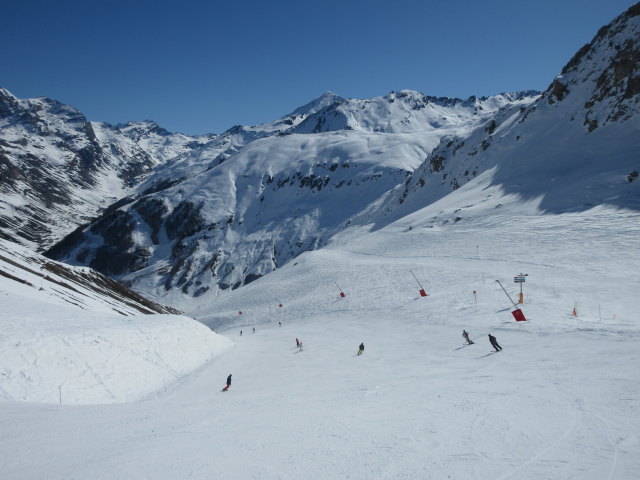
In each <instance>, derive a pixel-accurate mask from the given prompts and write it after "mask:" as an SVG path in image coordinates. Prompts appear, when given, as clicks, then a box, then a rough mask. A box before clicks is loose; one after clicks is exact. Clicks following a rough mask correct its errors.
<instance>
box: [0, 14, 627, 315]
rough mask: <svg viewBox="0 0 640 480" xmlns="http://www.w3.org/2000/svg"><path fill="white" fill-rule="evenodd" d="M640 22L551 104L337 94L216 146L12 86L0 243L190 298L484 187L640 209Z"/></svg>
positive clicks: (566, 72) (559, 206) (593, 49)
mask: <svg viewBox="0 0 640 480" xmlns="http://www.w3.org/2000/svg"><path fill="white" fill-rule="evenodd" d="M639 25H640V6H639V5H638V4H637V5H635V6H634V7H631V8H630V9H629V10H628V11H627V12H625V13H623V14H622V15H620V16H619V17H618V18H616V19H615V20H614V21H613V22H611V24H609V25H608V26H606V27H603V28H602V29H601V30H600V31H599V32H598V33H597V35H596V36H595V38H594V39H593V40H592V41H591V42H590V43H589V44H587V45H585V47H583V48H582V49H581V50H580V51H579V52H578V53H577V54H576V55H575V56H574V57H573V58H572V59H571V60H570V61H569V63H568V64H567V65H566V66H565V67H564V69H563V70H562V72H561V73H560V74H559V75H558V76H557V77H556V78H555V79H553V80H552V81H551V83H550V85H549V87H548V88H547V90H546V91H545V92H543V93H542V94H540V93H539V92H535V91H523V92H515V93H508V94H500V95H495V96H491V97H470V98H468V99H466V100H461V99H449V98H435V97H429V96H425V95H423V94H421V93H419V92H415V91H411V90H402V91H398V92H391V93H390V94H388V95H386V96H383V97H376V98H371V99H366V100H358V99H345V98H342V97H339V96H337V95H335V94H332V93H326V94H324V95H322V96H321V97H319V98H318V99H316V100H314V101H313V102H310V103H309V104H307V105H304V106H302V107H300V108H298V109H297V110H295V111H294V112H292V113H291V114H289V115H286V116H284V117H282V118H280V119H278V120H275V121H273V122H270V123H266V124H262V125H257V126H236V127H233V128H231V129H229V130H228V131H226V132H224V133H222V134H220V135H209V136H204V137H188V136H185V135H180V134H171V133H169V132H166V131H165V130H162V129H161V128H160V127H158V126H157V125H155V124H153V123H151V122H142V123H137V124H127V125H119V126H111V125H106V124H99V123H95V122H87V121H86V119H84V117H83V116H82V115H81V114H80V113H79V112H77V111H76V110H75V109H72V108H71V107H66V106H63V105H61V104H58V103H57V102H53V101H50V100H46V99H30V100H18V99H16V98H15V97H13V96H12V95H11V94H10V93H8V92H7V91H6V90H0V122H2V123H0V125H2V130H1V131H2V134H1V135H0V169H1V170H2V180H0V193H1V194H2V198H3V200H4V202H3V203H0V232H1V233H0V234H1V235H2V236H3V237H4V238H9V239H11V240H13V241H19V242H22V243H26V244H37V245H38V246H39V247H40V248H44V247H49V246H51V248H50V249H49V250H48V252H47V255H48V256H50V257H51V258H55V259H57V260H62V261H65V262H69V263H73V264H80V265H88V266H91V267H93V268H95V269H96V270H98V271H100V272H102V273H105V274H107V275H109V276H111V277H113V278H116V279H118V280H120V281H123V282H125V283H127V284H129V285H132V286H135V287H136V289H138V290H141V291H144V292H146V293H148V294H149V295H152V296H154V297H156V298H162V297H168V298H169V299H170V301H171V302H173V301H176V302H177V303H179V299H180V298H181V297H182V296H184V295H186V296H187V298H190V297H193V296H202V295H211V294H217V293H219V292H220V291H224V290H228V289H236V288H238V287H240V286H242V285H246V284H247V283H250V282H252V281H255V280H257V279H259V278H260V277H261V276H263V275H266V274H268V273H270V272H272V271H273V270H274V269H276V268H278V267H279V266H281V265H282V264H284V263H286V262H289V261H291V260H292V259H294V258H295V257H297V256H298V255H300V254H301V253H303V252H305V251H309V250H314V249H318V248H321V247H323V246H325V245H327V244H328V243H330V242H331V239H332V237H334V236H335V235H336V234H340V233H342V232H345V231H348V230H349V229H356V228H357V229H361V230H360V231H363V230H362V229H364V231H366V230H370V229H372V228H380V227H382V226H384V225H386V224H388V223H390V222H392V221H394V220H396V219H398V218H401V217H403V216H405V215H408V214H410V213H412V212H414V211H416V210H418V209H420V208H423V207H425V206H427V205H430V204H431V203H433V202H435V201H437V200H439V199H441V198H443V197H444V196H446V195H450V194H457V192H458V191H459V190H464V186H465V185H466V184H468V183H470V182H473V181H474V180H475V179H477V178H479V177H484V178H486V177H487V176H489V177H490V178H491V181H492V182H493V183H494V184H497V185H500V186H501V187H502V191H503V192H504V194H505V195H518V196H520V197H522V198H523V199H524V200H531V201H536V202H538V203H539V208H540V209H542V210H544V211H547V212H549V213H553V214H557V213H564V212H571V211H578V210H586V209H589V208H591V207H593V206H595V205H599V204H603V203H606V204H612V205H615V206H618V207H620V208H633V209H640V187H639V185H640V181H636V178H637V176H638V173H637V172H638V170H640V164H639V163H638V162H639V161H640V158H639V157H638V155H637V152H638V151H640V148H639V147H640V140H639V137H638V135H637V133H638V131H640V116H639V115H638V114H639V110H640V87H639V85H640V84H639V82H638V78H640V68H639V66H640V53H639V49H640V43H639V40H638V39H639V38H640V32H639ZM31 172H37V175H32V174H31ZM114 185H115V188H114ZM88 192H91V194H88ZM477 201H481V200H480V199H477ZM109 204H110V206H108V205H109ZM99 212H101V213H100V214H99V216H96V214H98V213H99ZM48 218H55V219H56V222H55V223H51V222H47V221H46V220H47V219H48ZM89 219H91V221H89ZM459 220H461V221H464V219H459ZM74 229H75V230H74ZM72 230H73V231H72ZM69 231H72V233H70V234H68V235H67V236H66V237H65V238H63V239H61V238H62V236H63V233H68V232H69ZM354 231H355V230H354ZM56 239H58V240H60V239H61V240H60V241H58V242H57V243H55V244H54V245H52V243H53V241H54V240H56Z"/></svg>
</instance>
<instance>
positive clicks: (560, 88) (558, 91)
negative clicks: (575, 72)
mask: <svg viewBox="0 0 640 480" xmlns="http://www.w3.org/2000/svg"><path fill="white" fill-rule="evenodd" d="M547 91H548V92H549V95H548V97H547V102H549V104H551V105H553V104H554V103H555V102H556V101H558V102H561V101H562V100H564V99H565V97H566V96H567V95H568V93H569V89H568V88H567V86H566V85H565V84H564V83H562V82H561V81H560V80H558V79H557V78H556V79H554V80H553V82H551V85H549V88H548V89H547Z"/></svg>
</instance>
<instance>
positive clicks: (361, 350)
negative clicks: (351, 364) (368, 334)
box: [358, 343, 364, 355]
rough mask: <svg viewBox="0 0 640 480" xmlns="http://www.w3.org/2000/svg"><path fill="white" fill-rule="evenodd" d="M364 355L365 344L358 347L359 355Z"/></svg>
mask: <svg viewBox="0 0 640 480" xmlns="http://www.w3.org/2000/svg"><path fill="white" fill-rule="evenodd" d="M363 353H364V343H361V344H360V346H359V347H358V355H362V354H363Z"/></svg>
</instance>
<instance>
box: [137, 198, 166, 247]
mask: <svg viewBox="0 0 640 480" xmlns="http://www.w3.org/2000/svg"><path fill="white" fill-rule="evenodd" d="M133 209H134V210H135V211H136V212H138V213H139V214H140V216H141V217H142V219H143V220H144V221H145V222H146V223H147V224H148V225H149V226H150V227H151V241H152V242H153V244H154V245H158V244H159V243H160V238H159V234H160V228H161V227H162V220H163V217H164V216H165V215H166V214H167V212H168V209H167V207H166V206H165V204H164V202H163V201H162V200H161V199H159V198H152V197H145V198H142V199H141V200H139V201H137V202H136V203H135V204H134V205H133Z"/></svg>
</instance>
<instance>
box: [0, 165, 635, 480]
mask: <svg viewBox="0 0 640 480" xmlns="http://www.w3.org/2000/svg"><path fill="white" fill-rule="evenodd" d="M478 198H482V199H483V200H485V201H484V202H478V203H477V204H475V205H474V206H469V205H471V203H472V202H475V201H476V200H477V199H478ZM465 205H466V206H467V207H466V208H465V209H464V210H463V211H464V213H463V216H464V218H465V222H457V223H453V222H452V221H451V219H452V218H454V216H455V215H459V213H455V212H456V211H457V210H458V209H461V208H463V207H465ZM516 216H517V217H518V222H517V228H516V226H515V225H514V220H513V219H514V218H515V217H516ZM638 220H640V216H639V215H638V213H637V212H634V211H630V210H617V209H613V208H610V207H596V208H593V209H591V210H589V211H584V212H573V213H564V214H560V215H548V214H545V213H543V212H541V211H540V209H539V204H538V203H537V202H535V201H523V200H522V199H520V198H518V197H517V196H515V195H508V194H507V195H505V194H504V192H502V191H501V189H500V188H499V187H497V186H495V185H491V184H490V179H489V177H488V176H485V177H482V178H480V179H479V181H477V182H476V183H469V184H468V185H465V186H463V187H461V188H460V189H458V190H456V191H455V192H454V193H453V194H451V195H450V196H448V197H447V198H446V199H443V200H441V201H440V202H438V203H437V204H434V205H433V206H430V207H428V208H425V209H423V210H420V211H417V212H415V213H414V214H413V215H412V216H411V217H408V218H406V219H404V220H402V221H399V222H396V223H394V224H392V225H390V226H388V227H385V228H383V229H380V230H378V231H376V232H374V233H363V232H355V231H352V232H351V233H350V235H351V238H349V237H348V234H349V232H346V233H345V235H344V236H343V237H342V238H340V239H337V240H335V241H334V242H333V243H332V244H331V245H330V246H329V247H326V248H323V249H320V250H317V251H313V252H307V253H304V254H303V255H301V256H300V257H299V258H298V259H296V261H295V262H292V263H289V264H287V265H285V266H283V267H282V268H280V269H278V270H276V271H275V272H273V273H272V274H270V275H268V276H265V277H264V278H261V279H259V280H257V281H255V282H253V283H251V284H250V285H247V286H245V287H243V288H241V289H237V290H234V291H233V292H230V293H229V294H228V295H224V296H220V297H219V298H218V300H217V301H216V302H215V303H214V304H212V303H211V302H204V301H203V302H202V304H201V305H199V306H198V305H197V302H198V300H199V299H195V300H194V301H193V307H194V308H193V309H192V310H190V311H189V312H188V313H189V314H191V315H194V316H196V317H197V318H200V319H201V320H202V321H204V322H205V323H207V324H208V325H211V326H214V327H215V328H216V329H219V330H218V331H221V332H222V333H224V334H226V335H227V336H229V337H231V338H233V340H234V342H235V345H234V346H233V348H232V349H230V350H228V351H227V352H226V353H225V354H224V355H222V356H220V357H218V358H217V359H215V360H214V361H213V362H211V363H210V364H209V365H208V366H207V367H206V368H205V369H203V370H201V371H199V372H198V373H197V374H196V375H193V376H190V377H189V378H188V379H186V380H185V381H184V382H183V383H181V384H180V386H179V387H178V388H171V389H168V391H167V392H166V393H165V392H164V391H161V392H159V394H158V395H157V396H156V397H154V398H149V399H148V400H147V401H145V402H141V403H131V404H125V405H105V406H88V407H83V408H77V407H64V406H63V407H62V408H57V407H56V408H55V409H52V408H51V407H47V406H38V405H22V404H15V403H14V404H12V403H8V404H5V405H3V408H2V409H1V410H0V426H1V428H2V431H3V432H4V434H5V437H4V439H3V442H2V445H0V459H1V460H2V461H1V462H0V465H1V466H0V473H2V477H3V478H7V479H18V478H34V477H35V478H38V477H47V478H51V479H57V478H60V479H62V478H96V479H100V478H105V479H106V478H136V477H141V478H147V477H148V478H151V477H152V478H155V479H165V478H166V479H170V478H185V477H190V478H194V479H204V478H212V477H213V478H225V479H245V478H252V477H256V478H266V479H270V478H274V479H275V478H301V477H303V478H309V479H321V478H354V479H358V480H359V479H369V478H451V479H454V480H457V479H460V480H463V479H464V480H467V479H469V478H476V479H485V478H490V477H491V478H493V477H495V478H502V479H507V478H518V479H522V480H530V479H531V480H532V479H538V478H554V479H581V480H592V479H593V480H596V479H602V478H615V479H620V480H632V479H635V478H636V476H637V471H638V468H639V467H640V441H639V437H638V431H639V428H640V422H639V420H638V418H639V417H638V411H639V409H640V391H639V390H638V384H639V381H640V374H639V373H638V369H637V368H636V365H637V363H638V360H640V356H639V353H638V348H637V345H638V339H639V338H640V330H639V329H638V325H637V322H636V321H635V319H636V308H635V296H634V295H635V293H636V291H637V281H630V279H633V278H635V276H636V273H637V271H638V268H639V267H640V264H639V260H638V257H637V255H629V254H628V252H634V251H637V250H638V248H639V247H640V240H638V239H639V238H640V235H639V234H640V231H639V227H638V225H640V223H639V222H638ZM411 271H413V272H414V273H415V274H416V276H417V277H418V278H419V280H420V281H421V283H422V285H423V286H424V287H425V289H426V290H427V292H428V293H429V296H428V297H425V298H421V297H419V295H418V288H419V287H418V285H417V284H416V282H415V280H414V279H413V277H412V275H411ZM520 272H523V273H528V274H529V276H528V277H527V283H526V284H525V285H524V292H525V303H524V305H523V306H522V308H523V311H524V313H525V315H526V316H527V318H528V321H527V322H526V323H516V322H514V321H513V318H512V316H511V314H510V311H511V310H512V306H511V305H510V303H509V301H508V299H507V297H506V296H505V295H504V294H503V292H502V291H501V290H499V288H498V287H497V284H496V282H495V280H496V279H500V280H502V281H503V283H504V285H505V287H506V288H507V290H508V291H509V293H510V294H511V295H512V296H513V297H514V298H515V297H516V292H517V286H516V285H514V284H513V280H512V278H513V275H515V274H517V273H520ZM334 281H338V283H339V284H340V286H341V288H342V289H343V291H344V292H345V293H346V297H345V298H341V297H340V296H339V295H338V288H337V287H336V285H335V283H334ZM473 291H476V296H475V299H474V295H473V294H472V292H473ZM476 301H477V303H476ZM279 304H282V305H283V306H282V307H279ZM576 304H577V307H576V308H577V317H573V316H572V315H571V312H572V309H573V308H574V306H576ZM239 311H242V312H243V313H242V315H240V314H239V313H238V312H239ZM278 322H280V324H281V325H282V326H280V325H279V324H278ZM252 328H255V329H256V331H255V333H251V332H252ZM463 328H465V329H467V330H468V331H470V332H471V337H472V339H474V340H475V341H476V343H475V344H474V345H470V346H466V347H465V346H463V341H462V337H461V332H462V329H463ZM240 329H242V330H243V331H244V335H243V336H239V330H240ZM487 333H493V334H494V335H495V336H496V337H497V339H498V342H499V343H500V344H501V345H502V347H503V351H502V352H500V353H497V354H491V351H492V350H491V349H490V346H489V342H488V341H487ZM296 337H297V338H299V339H301V340H302V342H303V345H304V350H303V351H302V352H300V351H298V350H297V349H295V338H296ZM360 342H364V344H365V354H364V355H363V356H361V357H357V356H355V352H356V349H357V346H358V345H359V344H360ZM230 373H231V374H233V385H232V387H231V389H230V391H229V392H226V393H222V392H220V389H221V387H222V386H223V384H224V379H225V378H226V376H227V375H228V374H230ZM161 390H163V389H161ZM25 443H26V444H28V445H30V449H29V451H27V449H21V448H19V447H20V445H23V444H25ZM32 449H35V450H37V451H39V452H41V453H42V454H41V455H37V456H34V455H33V454H31V453H29V452H30V451H33V450H32Z"/></svg>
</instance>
